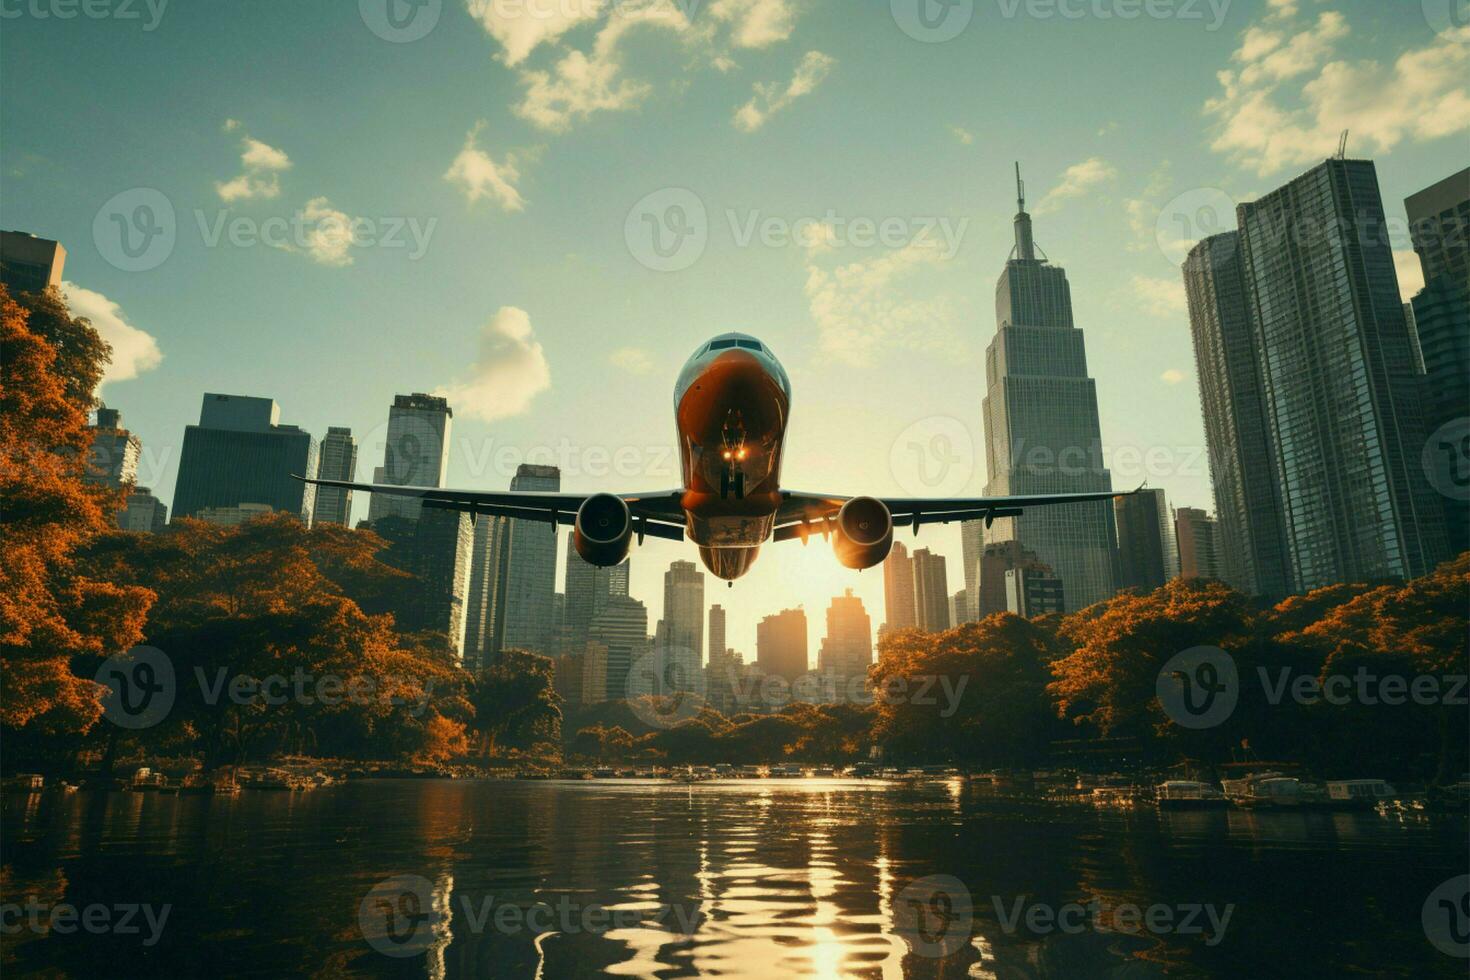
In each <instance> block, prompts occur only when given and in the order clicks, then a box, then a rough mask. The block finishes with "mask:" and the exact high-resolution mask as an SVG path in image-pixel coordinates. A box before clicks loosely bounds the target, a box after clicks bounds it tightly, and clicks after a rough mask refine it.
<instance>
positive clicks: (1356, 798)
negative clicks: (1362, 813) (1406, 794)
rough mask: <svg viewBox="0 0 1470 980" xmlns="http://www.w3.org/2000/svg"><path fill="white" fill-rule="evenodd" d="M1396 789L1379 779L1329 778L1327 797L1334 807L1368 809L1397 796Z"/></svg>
mask: <svg viewBox="0 0 1470 980" xmlns="http://www.w3.org/2000/svg"><path fill="white" fill-rule="evenodd" d="M1398 795H1399V794H1398V790H1396V789H1394V788H1393V786H1392V784H1390V783H1386V782H1384V781H1383V780H1381V779H1330V780H1328V781H1327V799H1328V801H1329V802H1330V804H1331V806H1332V807H1333V808H1334V809H1353V810H1369V809H1372V808H1373V807H1376V806H1377V805H1378V804H1380V803H1386V802H1388V801H1389V800H1394V799H1397V798H1398Z"/></svg>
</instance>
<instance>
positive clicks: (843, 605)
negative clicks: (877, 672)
mask: <svg viewBox="0 0 1470 980" xmlns="http://www.w3.org/2000/svg"><path fill="white" fill-rule="evenodd" d="M872 664H873V623H872V620H870V619H869V618H868V612H867V610H866V609H864V608H863V600H862V599H860V598H858V597H857V596H855V595H853V594H852V589H847V590H845V591H844V592H843V594H842V595H840V596H837V597H835V598H834V599H833V600H832V604H831V605H830V606H828V607H827V635H826V636H824V637H822V646H821V648H820V649H819V650H818V651H817V669H818V670H820V671H821V672H822V673H823V674H824V675H827V676H830V677H833V678H840V679H843V680H847V679H851V678H864V677H866V676H867V674H868V668H869V667H871V666H872Z"/></svg>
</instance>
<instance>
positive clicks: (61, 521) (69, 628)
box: [0, 286, 154, 733]
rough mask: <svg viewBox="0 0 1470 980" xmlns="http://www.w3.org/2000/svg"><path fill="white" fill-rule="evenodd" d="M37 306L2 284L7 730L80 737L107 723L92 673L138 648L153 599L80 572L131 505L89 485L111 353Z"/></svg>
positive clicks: (1, 720)
mask: <svg viewBox="0 0 1470 980" xmlns="http://www.w3.org/2000/svg"><path fill="white" fill-rule="evenodd" d="M27 299H28V301H30V302H32V303H33V304H35V305H36V306H37V307H38V308H40V309H41V310H42V312H41V313H39V314H32V313H31V312H29V311H28V310H26V309H25V308H23V307H22V306H21V305H20V304H18V303H16V302H15V301H14V300H13V299H12V298H11V297H10V294H9V292H8V291H7V290H6V289H5V287H3V286H0V352H3V353H0V499H3V501H4V505H3V507H0V553H3V560H0V666H3V670H4V687H3V692H0V725H3V726H4V727H6V728H9V729H12V730H16V729H32V730H34V731H37V732H50V733H63V732H71V733H78V732H85V731H87V730H88V729H89V728H91V727H92V726H93V725H94V724H95V723H96V721H97V719H98V718H99V717H100V716H101V714H102V703H101V696H102V693H103V692H104V691H105V690H106V689H105V688H104V687H103V686H102V685H100V684H97V683H95V682H94V681H93V680H91V675H92V674H93V673H94V672H95V671H96V670H97V668H98V667H99V666H100V664H101V659H102V658H104V657H106V656H109V655H111V654H113V653H118V652H121V651H124V650H126V649H128V648H130V647H132V646H133V645H134V644H136V643H137V642H138V640H139V639H140V637H141V635H142V626H143V622H144V618H145V616H146V614H147V612H148V609H149V606H150V605H151V603H152V601H153V598H154V597H153V595H152V593H150V592H149V591H148V590H147V589H144V588H140V587H138V586H136V585H133V584H119V583H118V582H116V581H107V580H100V579H97V578H93V577H90V576H88V575H87V574H85V573H84V572H83V571H82V570H81V569H79V568H78V566H77V562H76V554H77V552H78V550H79V549H80V548H82V547H83V546H85V545H86V544H87V543H88V542H89V541H90V540H92V539H93V538H95V537H96V536H98V535H100V534H102V533H103V532H104V531H105V530H107V529H108V528H109V527H110V526H111V524H112V516H113V514H114V513H116V511H117V509H118V508H119V506H120V505H121V498H120V495H119V494H117V493H116V492H113V491H109V490H106V489H103V488H99V487H95V486H92V485H89V484H86V483H84V482H83V480H82V472H83V467H84V466H85V460H86V454H87V448H88V445H89V441H90V440H89V435H88V433H87V428H86V424H87V415H86V412H87V409H88V408H89V407H90V406H91V404H92V391H93V390H94V389H95V387H96V383H97V380H98V379H99V378H100V377H101V372H102V368H103V366H104V365H105V364H106V362H107V359H108V357H109V356H110V352H109V351H108V349H107V346H106V344H104V343H102V341H101V338H99V337H98V336H97V334H96V332H95V331H93V330H92V329H91V327H90V326H89V325H88V324H87V323H86V321H85V320H72V319H71V318H70V316H69V315H67V314H66V310H65V305H64V304H62V303H61V301H60V298H59V297H58V296H56V295H55V294H54V293H48V294H43V295H41V296H40V297H39V298H38V297H36V296H35V295H33V294H32V295H28V297H27ZM33 316H34V317H35V321H36V327H33V326H32V325H31V320H32V317H33ZM48 332H49V333H50V334H51V336H52V338H53V339H54V340H55V341H56V342H57V343H61V344H62V345H63V348H62V350H61V351H60V352H58V349H57V348H56V347H54V346H53V345H52V343H51V342H48V339H47V336H46V334H47V333H48ZM123 581H126V580H123Z"/></svg>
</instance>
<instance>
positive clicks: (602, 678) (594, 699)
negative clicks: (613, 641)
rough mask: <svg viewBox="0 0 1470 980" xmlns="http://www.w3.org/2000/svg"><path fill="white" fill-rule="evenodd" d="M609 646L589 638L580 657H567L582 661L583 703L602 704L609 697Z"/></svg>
mask: <svg viewBox="0 0 1470 980" xmlns="http://www.w3.org/2000/svg"><path fill="white" fill-rule="evenodd" d="M607 654H608V650H607V646H606V644H602V643H597V642H595V641H593V640H588V641H587V645H586V646H585V647H583V649H582V656H581V657H580V658H576V657H567V658H565V659H568V660H575V659H580V660H581V661H582V669H581V671H580V675H581V682H582V695H581V703H582V704H600V703H601V702H603V701H606V700H607V698H608V684H607Z"/></svg>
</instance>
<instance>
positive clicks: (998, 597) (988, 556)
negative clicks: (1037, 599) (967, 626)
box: [973, 540, 1066, 619]
mask: <svg viewBox="0 0 1470 980" xmlns="http://www.w3.org/2000/svg"><path fill="white" fill-rule="evenodd" d="M1017 569H1021V570H1023V571H1025V572H1026V573H1027V575H1028V576H1029V577H1030V580H1031V581H1034V582H1038V583H1047V584H1046V588H1047V589H1049V590H1050V592H1051V593H1054V594H1058V595H1063V596H1065V594H1066V593H1065V591H1064V590H1063V588H1062V585H1063V583H1062V580H1061V578H1060V576H1058V575H1057V574H1056V573H1055V572H1054V571H1052V568H1051V566H1050V565H1048V564H1047V563H1046V562H1044V561H1042V560H1041V559H1040V558H1038V557H1037V556H1036V555H1035V554H1034V553H1033V552H1030V551H1027V550H1026V549H1025V548H1023V547H1021V543H1020V542H1019V541H1014V540H1012V541H998V542H996V543H995V544H988V545H986V546H985V551H984V553H983V554H982V555H981V556H980V565H979V576H978V581H979V583H980V595H979V596H977V597H976V598H975V600H974V601H973V605H974V606H975V609H976V618H978V619H984V618H985V617H986V616H993V615H995V614H996V613H1002V612H1018V607H1016V605H1015V603H1013V602H1012V600H1011V597H1010V592H1009V591H1008V586H1007V583H1008V582H1009V581H1010V579H1009V578H1008V577H1007V573H1008V572H1012V571H1015V570H1017ZM1037 587H1038V588H1040V587H1041V586H1037ZM1049 611H1050V610H1049ZM1056 611H1058V612H1064V611H1065V608H1063V609H1059V610H1056Z"/></svg>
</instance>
